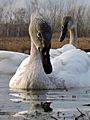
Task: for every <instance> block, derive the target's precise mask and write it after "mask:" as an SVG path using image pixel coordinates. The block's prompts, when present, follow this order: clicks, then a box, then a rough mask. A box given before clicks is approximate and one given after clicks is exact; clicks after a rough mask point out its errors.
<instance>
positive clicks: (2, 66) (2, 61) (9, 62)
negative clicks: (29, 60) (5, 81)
mask: <svg viewBox="0 0 90 120" xmlns="http://www.w3.org/2000/svg"><path fill="white" fill-rule="evenodd" d="M26 57H28V55H27V54H24V53H18V52H11V51H0V74H1V75H2V74H7V75H8V74H10V75H11V74H14V73H15V72H16V70H17V68H18V67H19V65H20V64H21V62H22V61H23V60H24V59H25V58H26Z"/></svg>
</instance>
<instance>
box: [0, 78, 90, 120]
mask: <svg viewBox="0 0 90 120" xmlns="http://www.w3.org/2000/svg"><path fill="white" fill-rule="evenodd" d="M8 82H9V79H5V80H3V79H1V78H0V120H83V119H84V120H89V119H90V118H89V116H90V88H82V89H70V90H68V91H65V90H47V91H45V90H40V91H39V90H34V91H31V90H30V91H25V90H18V91H16V90H10V89H9V87H8ZM41 102H43V103H44V102H51V105H50V107H51V108H52V109H53V111H52V112H43V111H42V110H43V109H41V108H40V109H39V108H37V109H36V108H35V107H34V108H33V107H32V106H34V105H36V104H41Z"/></svg>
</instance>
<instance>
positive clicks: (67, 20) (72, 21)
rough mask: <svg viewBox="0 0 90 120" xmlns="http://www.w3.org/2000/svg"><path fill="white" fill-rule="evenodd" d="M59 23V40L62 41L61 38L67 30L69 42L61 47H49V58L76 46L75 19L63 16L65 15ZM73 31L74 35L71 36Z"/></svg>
mask: <svg viewBox="0 0 90 120" xmlns="http://www.w3.org/2000/svg"><path fill="white" fill-rule="evenodd" d="M67 23H68V27H67V28H66V27H65V25H66V24H67ZM61 25H62V29H61V35H60V37H59V41H60V42H62V41H63V39H64V38H65V35H66V33H67V31H69V32H70V40H69V44H66V45H64V46H63V47H61V48H57V49H50V57H51V59H52V58H55V57H56V56H58V55H60V54H62V53H63V52H66V51H68V50H71V49H76V48H77V41H78V40H77V30H76V29H77V23H76V20H75V19H74V18H73V17H71V16H65V17H63V18H62V22H61ZM72 28H73V29H72ZM65 29H66V30H65ZM63 31H64V32H63ZM73 32H74V33H75V35H74V36H73Z"/></svg>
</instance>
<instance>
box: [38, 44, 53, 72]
mask: <svg viewBox="0 0 90 120" xmlns="http://www.w3.org/2000/svg"><path fill="white" fill-rule="evenodd" d="M49 50H50V45H49V46H47V44H45V46H44V47H43V48H39V52H40V56H41V60H42V64H43V68H44V72H45V73H46V74H50V73H51V72H52V65H51V62H50V55H49Z"/></svg>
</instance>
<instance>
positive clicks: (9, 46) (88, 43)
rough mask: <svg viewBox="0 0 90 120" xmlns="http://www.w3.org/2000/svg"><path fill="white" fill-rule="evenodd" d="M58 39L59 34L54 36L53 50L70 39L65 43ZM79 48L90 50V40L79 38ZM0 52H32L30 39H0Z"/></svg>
mask: <svg viewBox="0 0 90 120" xmlns="http://www.w3.org/2000/svg"><path fill="white" fill-rule="evenodd" d="M58 38H59V35H58V34H54V35H53V37H52V48H60V47H62V46H63V45H65V44H67V43H69V39H67V38H66V39H65V40H64V41H63V42H59V40H58ZM78 47H79V48H80V49H90V38H79V40H78ZM0 50H9V51H19V52H27V51H30V38H29V37H23V38H17V37H8V38H6V37H4V38H0ZM27 53H29V52H27Z"/></svg>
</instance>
